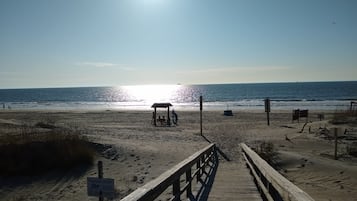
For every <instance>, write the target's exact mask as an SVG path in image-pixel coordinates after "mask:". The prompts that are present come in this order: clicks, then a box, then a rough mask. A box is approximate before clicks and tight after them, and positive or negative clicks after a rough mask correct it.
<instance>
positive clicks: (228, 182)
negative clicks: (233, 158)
mask: <svg viewBox="0 0 357 201" xmlns="http://www.w3.org/2000/svg"><path fill="white" fill-rule="evenodd" d="M208 200H209V201H216V200H217V201H218V200H219V201H221V200H222V201H231V200H249V201H255V200H257V201H258V200H259V201H261V200H262V198H261V196H260V194H259V191H258V189H257V187H256V185H255V183H254V181H253V177H252V176H251V175H250V173H249V169H248V168H247V166H246V165H245V162H244V161H243V160H241V161H239V163H237V162H223V161H222V162H220V163H219V165H218V170H217V174H216V178H215V180H214V183H213V186H212V190H211V192H210V194H209V196H208Z"/></svg>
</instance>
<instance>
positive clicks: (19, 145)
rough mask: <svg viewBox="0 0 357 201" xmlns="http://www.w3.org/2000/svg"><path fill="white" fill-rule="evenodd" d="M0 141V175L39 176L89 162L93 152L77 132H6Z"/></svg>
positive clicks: (90, 162)
mask: <svg viewBox="0 0 357 201" xmlns="http://www.w3.org/2000/svg"><path fill="white" fill-rule="evenodd" d="M4 139H5V140H2V141H1V144H0V158H1V160H2V161H1V164H2V165H1V166H0V175H1V176H13V175H38V174H40V173H43V172H47V171H50V170H54V169H62V170H65V169H69V168H72V167H74V166H77V165H81V164H92V163H93V160H94V156H95V151H94V150H93V149H92V148H91V146H90V144H89V141H88V140H87V139H86V138H85V137H82V136H79V135H73V134H72V135H71V134H58V133H53V132H49V133H42V134H38V135H35V134H33V135H31V138H25V139H24V138H23V136H22V135H13V136H11V135H7V136H6V138H4Z"/></svg>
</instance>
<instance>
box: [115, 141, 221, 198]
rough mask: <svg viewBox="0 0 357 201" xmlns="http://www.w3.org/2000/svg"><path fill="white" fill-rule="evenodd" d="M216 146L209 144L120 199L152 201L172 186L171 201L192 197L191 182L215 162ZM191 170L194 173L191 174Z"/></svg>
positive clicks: (198, 178)
mask: <svg viewBox="0 0 357 201" xmlns="http://www.w3.org/2000/svg"><path fill="white" fill-rule="evenodd" d="M216 160H218V159H217V154H216V146H215V144H210V145H209V146H207V147H205V148H204V149H201V150H200V151H198V152H196V153H194V154H193V155H191V156H190V157H188V158H187V159H185V160H184V161H182V162H181V163H179V164H177V165H176V166H174V167H173V168H172V169H170V170H168V171H166V172H165V173H163V174H162V175H160V176H159V177H158V178H156V179H154V180H152V181H150V182H149V183H147V184H145V185H144V186H142V187H140V188H138V189H136V190H135V191H134V192H132V193H131V194H129V195H128V196H126V197H125V198H123V199H122V201H129V200H130V201H132V200H140V201H141V200H143V201H144V200H145V201H147V200H154V199H155V198H157V197H158V196H160V195H161V194H162V193H163V192H164V191H165V190H166V189H167V188H168V187H169V186H172V194H173V197H172V198H171V200H181V199H180V197H181V195H182V194H183V193H184V192H186V197H191V195H192V181H193V180H194V179H195V177H196V179H197V181H199V180H201V177H202V175H203V173H204V172H205V168H206V166H207V165H208V164H209V162H214V163H215V162H216ZM192 169H195V171H194V172H193V173H192ZM184 174H185V175H186V176H185V177H186V180H185V184H184V186H183V187H182V188H181V187H180V177H181V176H182V175H184Z"/></svg>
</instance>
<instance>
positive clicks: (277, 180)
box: [240, 143, 314, 201]
mask: <svg viewBox="0 0 357 201" xmlns="http://www.w3.org/2000/svg"><path fill="white" fill-rule="evenodd" d="M240 145H241V148H242V150H243V156H244V158H245V159H246V162H247V164H248V166H249V167H250V170H251V171H252V174H253V176H254V177H255V179H256V181H257V185H258V188H259V189H260V190H261V191H262V194H263V196H265V198H266V200H283V201H313V200H314V199H313V198H312V197H310V195H308V194H307V193H306V192H304V191H303V190H301V189H300V188H299V187H297V186H296V185H294V184H293V183H291V182H290V181H289V180H287V179H286V178H285V177H283V176H282V175H281V174H279V173H278V172H277V171H276V170H275V169H274V168H272V167H271V166H270V165H269V164H268V163H267V162H266V161H265V160H263V159H262V158H260V157H259V156H258V154H257V153H255V152H254V151H253V150H252V149H250V148H249V147H248V146H247V145H246V144H244V143H241V144H240Z"/></svg>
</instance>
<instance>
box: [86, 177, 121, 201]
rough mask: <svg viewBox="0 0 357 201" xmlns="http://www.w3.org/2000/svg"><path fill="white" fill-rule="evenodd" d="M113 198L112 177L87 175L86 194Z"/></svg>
mask: <svg viewBox="0 0 357 201" xmlns="http://www.w3.org/2000/svg"><path fill="white" fill-rule="evenodd" d="M100 192H101V193H102V196H103V197H107V198H114V194H115V192H114V179H108V178H97V177H87V193H88V196H97V197H98V196H99V195H100Z"/></svg>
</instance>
